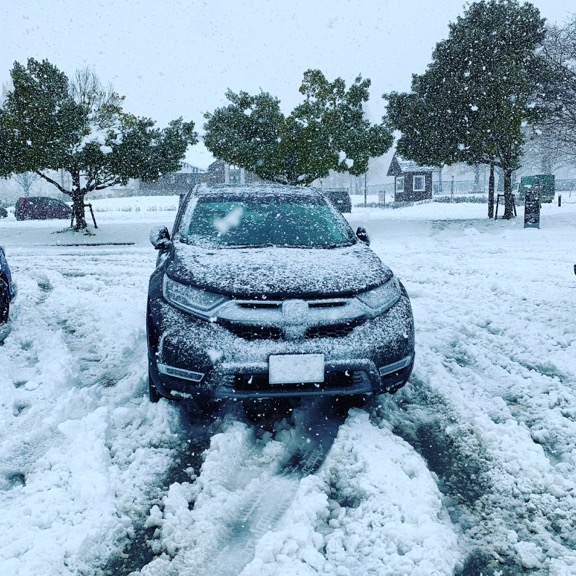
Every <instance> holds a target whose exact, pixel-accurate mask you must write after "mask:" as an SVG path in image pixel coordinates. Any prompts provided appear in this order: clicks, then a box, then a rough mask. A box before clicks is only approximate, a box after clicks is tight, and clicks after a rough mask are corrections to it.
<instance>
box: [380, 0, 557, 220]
mask: <svg viewBox="0 0 576 576" xmlns="http://www.w3.org/2000/svg"><path fill="white" fill-rule="evenodd" d="M544 38H545V26H544V19H542V18H541V17H540V13H539V11H538V9H537V8H535V7H534V6H533V5H531V4H529V3H525V4H523V5H520V4H519V3H518V2H517V1H516V0H482V1H480V2H475V3H473V4H471V5H470V6H469V7H468V8H467V10H466V11H465V13H464V15H463V16H460V17H458V19H457V21H456V22H455V23H452V24H450V31H449V36H448V39H447V40H443V41H441V42H439V43H438V44H437V45H436V48H435V50H434V52H433V60H432V62H431V63H430V64H429V66H428V68H427V69H426V71H425V72H424V74H422V75H414V76H413V79H412V92H411V93H409V94H398V93H392V94H388V95H384V97H385V98H386V99H387V100H388V107H387V121H388V124H389V126H390V127H391V128H394V129H396V130H399V131H400V132H401V133H402V135H401V137H400V141H399V148H400V149H401V150H402V151H403V152H404V154H406V156H407V157H408V158H412V159H414V160H416V161H418V162H423V163H428V164H435V165H438V164H442V163H446V164H453V163H455V162H465V163H467V164H470V165H472V166H473V165H477V164H488V165H490V167H491V174H493V170H494V167H499V168H501V169H502V171H503V173H504V200H505V209H504V218H512V216H513V214H514V212H513V198H512V172H513V171H514V170H516V169H517V168H519V166H520V159H521V157H522V152H523V146H524V142H525V127H526V126H527V125H531V124H534V123H535V122H536V121H537V120H538V119H539V118H541V117H542V115H543V114H544V107H542V106H539V105H537V103H536V102H537V98H538V95H539V94H542V93H543V92H545V91H546V90H547V87H548V86H549V84H550V81H551V78H552V77H553V71H552V70H551V68H550V67H549V66H548V65H547V63H546V61H545V59H544V58H543V57H542V55H540V54H538V53H537V50H536V49H537V48H538V47H539V46H541V44H542V42H543V40H544ZM491 181H492V182H493V177H492V178H491ZM492 194H493V187H492ZM492 207H493V203H492V204H490V203H489V216H491V215H492V214H491V210H492Z"/></svg>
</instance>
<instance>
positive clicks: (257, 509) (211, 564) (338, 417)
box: [139, 400, 347, 576]
mask: <svg viewBox="0 0 576 576" xmlns="http://www.w3.org/2000/svg"><path fill="white" fill-rule="evenodd" d="M330 403H331V401H325V400H320V401H314V402H312V406H308V408H307V409H297V410H296V415H295V417H296V419H298V420H299V422H297V423H294V422H293V421H292V423H291V424H290V423H287V422H286V421H285V420H284V419H282V418H281V417H280V418H279V420H280V423H278V421H277V422H276V425H279V426H280V436H282V435H283V434H285V433H286V428H285V427H286V426H288V427H289V428H290V429H291V431H290V433H289V438H290V439H289V440H288V441H287V442H286V441H280V442H273V443H275V444H277V446H276V447H275V448H274V455H273V456H272V457H267V458H264V460H265V463H264V464H262V463H260V464H259V465H258V464H256V463H257V462H258V460H259V459H261V458H262V452H266V451H267V450H268V448H269V447H270V446H269V443H270V441H271V440H273V437H274V435H275V434H274V432H273V431H272V432H270V431H269V430H272V429H273V428H274V426H275V423H274V421H267V422H259V423H254V424H253V425H252V426H251V427H249V428H248V430H251V432H250V433H249V434H250V435H252V440H253V441H255V443H253V442H250V443H248V444H245V445H243V447H242V448H241V450H243V451H245V453H244V454H243V458H242V461H241V462H240V461H239V462H236V463H235V464H231V465H230V466H226V465H225V466H224V468H223V471H222V473H221V474H219V482H221V483H223V484H227V485H228V487H229V488H228V489H229V490H230V491H231V496H230V500H231V501H232V502H233V503H232V505H231V506H230V507H229V508H228V509H227V514H226V516H225V517H224V518H222V521H221V522H219V523H216V525H215V526H211V528H210V538H211V542H210V543H209V544H207V545H206V546H207V550H209V552H206V553H205V554H204V558H203V560H202V562H201V564H200V565H198V564H197V561H191V560H190V559H189V556H190V554H191V552H192V551H191V550H190V549H187V548H186V547H183V548H179V549H173V550H172V551H171V550H170V546H171V544H170V543H167V542H166V536H165V535H164V536H162V534H161V531H162V526H164V525H165V524H166V520H167V519H168V516H169V514H168V513H167V512H166V509H168V508H170V500H171V499H175V498H176V497H175V496H174V495H171V494H170V493H169V494H167V495H166V498H165V503H164V507H163V508H164V510H161V511H158V510H156V516H158V513H159V512H160V514H164V518H163V519H161V520H159V521H158V528H159V530H158V531H157V534H156V537H158V538H160V542H161V544H160V545H158V544H156V546H155V545H154V542H152V543H151V544H152V547H155V549H156V551H155V556H156V558H157V561H158V562H161V566H162V568H161V569H160V570H161V572H164V573H166V571H167V573H172V572H173V573H180V572H181V570H183V569H184V568H182V567H183V566H186V571H187V572H188V571H189V573H190V574H197V575H198V576H212V575H214V574H217V575H218V576H236V575H237V574H239V573H240V572H241V571H242V569H243V568H244V567H245V566H246V565H247V564H248V563H249V562H251V561H252V559H253V558H254V552H255V549H256V545H257V543H258V542H259V541H260V539H261V538H262V537H263V536H264V534H266V533H267V532H269V531H270V530H274V529H275V528H276V526H277V525H278V523H279V522H280V520H281V518H282V516H283V515H284V513H285V511H286V510H287V509H288V508H289V507H290V506H291V505H292V503H293V499H294V496H295V494H296V492H297V490H298V488H299V483H300V480H301V479H302V478H304V477H305V476H307V475H309V474H312V473H314V472H315V471H316V470H317V469H318V468H319V467H320V466H321V465H322V462H323V461H324V459H325V458H326V456H327V454H328V453H329V451H330V447H331V445H332V443H333V441H334V438H335V437H336V434H337V432H338V427H339V426H340V424H341V423H342V422H343V421H344V419H345V417H346V410H343V409H338V410H332V411H331V412H330V413H329V416H326V414H327V407H328V405H329V404H330ZM346 408H347V407H346ZM229 409H230V408H229ZM236 418H240V419H242V416H241V415H239V414H238V413H235V411H234V409H230V413H229V414H228V415H227V416H226V415H225V416H222V419H220V420H219V422H218V426H224V427H226V425H228V426H232V428H234V426H235V425H236V424H234V419H236ZM230 419H232V420H230ZM277 420H278V419H277ZM225 422H228V424H225ZM212 433H214V429H212ZM259 437H262V440H258V438H259ZM196 449H197V448H196V447H195V450H196ZM239 449H240V448H239ZM194 480H195V484H196V485H198V484H199V483H201V482H202V476H199V477H198V478H194ZM169 488H170V489H171V490H172V492H174V493H176V492H177V491H178V493H179V492H180V491H181V490H182V486H179V485H178V483H174V485H172V486H171V487H169ZM206 488H207V487H206ZM194 501H195V498H191V499H190V500H189V501H188V503H187V507H188V508H189V509H190V510H192V509H193V507H194ZM184 504H185V502H182V501H180V505H181V506H183V505H184ZM182 512H183V510H180V513H182ZM172 514H178V512H174V511H173V512H172ZM169 537H170V536H169ZM166 552H168V554H169V555H170V556H171V559H170V561H169V562H167V561H166V560H165V559H162V556H163V554H164V555H165V553H166ZM191 564H193V565H194V567H192V566H191ZM155 565H156V564H155V562H154V561H151V562H150V564H149V565H147V566H141V567H140V572H139V573H141V574H156V571H157V570H158V568H155V567H154V566H155Z"/></svg>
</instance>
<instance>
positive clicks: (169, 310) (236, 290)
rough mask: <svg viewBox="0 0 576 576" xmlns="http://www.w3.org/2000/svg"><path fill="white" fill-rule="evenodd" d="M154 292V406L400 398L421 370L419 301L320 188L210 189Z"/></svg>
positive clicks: (158, 234)
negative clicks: (415, 306) (417, 357)
mask: <svg viewBox="0 0 576 576" xmlns="http://www.w3.org/2000/svg"><path fill="white" fill-rule="evenodd" d="M150 240H151V242H152V244H153V245H154V247H155V248H156V249H157V250H158V251H159V255H158V259H157V268H156V270H155V271H154V273H153V274H152V276H151V278H150V284H149V291H148V314H147V336H148V358H149V370H150V372H149V385H150V386H149V391H150V399H151V400H152V401H157V400H158V399H159V398H161V397H162V396H165V397H167V398H171V399H190V400H192V401H196V403H197V404H198V405H200V406H202V405H205V404H206V403H209V402H210V399H212V398H216V399H218V398H235V399H239V400H248V401H251V400H254V399H256V400H258V399H262V398H264V399H272V400H273V399H294V398H299V397H304V396H323V395H324V396H334V395H339V396H347V395H350V396H353V395H363V394H382V393H385V392H388V393H393V392H395V391H396V390H398V389H399V388H401V387H402V386H403V385H404V384H405V383H406V382H407V380H408V378H409V376H410V373H411V371H412V366H413V363H414V321H413V317H412V309H411V306H410V300H409V298H408V295H407V293H406V290H405V289H404V287H403V286H402V283H401V282H400V281H399V280H398V279H397V278H396V276H394V274H393V273H392V270H390V268H388V266H386V265H385V264H384V263H383V262H381V261H380V259H379V258H378V256H377V255H376V254H375V253H374V252H373V251H372V250H371V249H370V247H369V246H368V243H369V238H368V235H367V233H366V230H364V229H363V228H358V230H357V231H356V232H354V231H353V230H352V229H351V228H350V225H349V224H348V222H347V221H346V220H345V219H344V217H343V216H342V215H341V214H340V213H339V212H338V211H337V210H336V209H335V208H334V206H332V205H331V204H330V203H329V202H328V200H327V199H326V198H325V197H324V196H323V195H322V194H321V193H320V192H319V191H317V190H314V189H310V188H301V187H291V186H274V185H262V186H239V187H232V186H228V187H226V186H224V187H214V188H209V187H199V188H196V189H194V190H192V191H191V192H189V193H188V195H187V196H186V197H185V198H184V200H183V201H182V203H181V204H180V208H179V210H178V213H177V216H176V220H175V224H174V229H173V233H172V235H170V233H169V232H168V229H167V228H165V227H157V228H155V229H153V230H152V232H151V234H150Z"/></svg>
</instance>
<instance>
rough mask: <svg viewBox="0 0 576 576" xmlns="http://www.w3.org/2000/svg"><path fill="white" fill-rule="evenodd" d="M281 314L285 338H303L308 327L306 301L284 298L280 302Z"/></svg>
mask: <svg viewBox="0 0 576 576" xmlns="http://www.w3.org/2000/svg"><path fill="white" fill-rule="evenodd" d="M282 316H283V320H284V336H285V338H286V339H288V340H296V339H298V338H303V337H304V335H305V334H306V328H307V327H308V321H307V320H308V303H307V302H305V301H304V300H286V302H284V303H283V304H282Z"/></svg>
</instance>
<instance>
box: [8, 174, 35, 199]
mask: <svg viewBox="0 0 576 576" xmlns="http://www.w3.org/2000/svg"><path fill="white" fill-rule="evenodd" d="M39 178H40V176H38V174H36V173H35V172H22V173H21V174H14V180H15V181H16V182H17V183H18V185H19V186H20V188H22V190H23V192H24V196H30V190H31V189H32V185H33V184H34V182H36V180H38V179H39Z"/></svg>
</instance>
